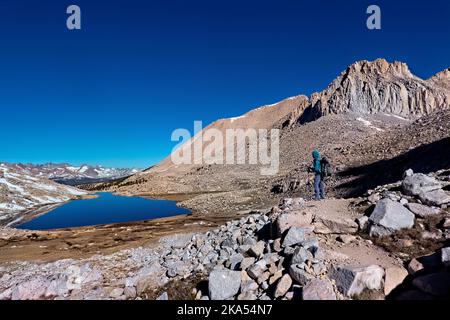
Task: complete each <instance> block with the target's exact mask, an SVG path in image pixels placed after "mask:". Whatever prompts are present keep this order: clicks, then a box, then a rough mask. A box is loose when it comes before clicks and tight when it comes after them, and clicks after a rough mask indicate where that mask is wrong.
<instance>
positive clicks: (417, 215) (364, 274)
mask: <svg viewBox="0 0 450 320" xmlns="http://www.w3.org/2000/svg"><path fill="white" fill-rule="evenodd" d="M449 182H450V172H449V171H448V170H447V171H440V172H437V173H436V174H434V175H423V174H417V173H413V172H412V171H407V173H406V175H405V178H404V180H403V181H400V182H398V183H395V184H391V185H387V186H381V187H378V188H376V189H375V190H372V191H369V192H368V194H367V197H362V198H359V199H354V200H353V201H352V204H351V206H350V207H355V208H360V209H364V210H365V212H366V214H365V215H363V216H360V214H358V212H359V211H358V210H356V211H354V212H351V211H349V210H348V208H349V207H348V205H347V204H348V202H345V201H344V200H333V199H330V200H326V201H321V202H307V201H305V200H303V199H301V198H286V199H284V200H283V201H282V202H281V203H280V205H279V206H277V207H273V208H272V209H271V210H270V211H269V212H253V213H251V214H249V215H248V216H245V217H242V218H241V219H238V220H233V221H230V222H228V223H226V224H224V225H222V226H220V227H218V228H216V229H214V230H211V231H208V232H206V233H195V234H179V235H175V236H168V237H164V238H162V239H161V240H160V242H159V245H158V246H156V247H146V248H143V247H140V248H135V249H128V250H122V251H119V252H117V253H114V254H112V255H107V256H102V255H96V256H93V257H91V258H88V259H83V260H75V259H66V260H59V261H55V262H51V263H39V262H10V263H4V264H2V265H0V299H154V298H159V299H174V298H180V295H178V296H177V295H176V294H174V292H176V291H184V292H185V294H184V296H183V295H181V297H182V298H185V299H186V298H188V299H202V300H208V299H238V300H256V299H259V300H264V299H267V300H269V299H281V300H291V299H303V300H337V299H338V300H342V299H384V298H388V299H389V298H392V299H440V298H448V297H449V296H450V270H449V266H450V247H448V239H449V238H450V236H449V234H450V231H449V228H450V219H449V218H450V217H449V211H448V207H447V206H448V205H450V198H449V197H448V196H449V193H448V185H449ZM364 204H365V205H366V206H368V207H367V208H366V207H364ZM341 209H342V210H341ZM380 246H382V247H384V249H381V248H380Z"/></svg>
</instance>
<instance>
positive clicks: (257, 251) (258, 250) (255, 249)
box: [248, 241, 266, 258]
mask: <svg viewBox="0 0 450 320" xmlns="http://www.w3.org/2000/svg"><path fill="white" fill-rule="evenodd" d="M265 247H266V243H265V242H264V241H258V242H257V243H256V244H255V245H254V246H252V247H251V248H250V250H249V251H248V253H249V254H250V255H252V256H254V257H256V258H258V257H260V256H262V255H263V254H264V248H265Z"/></svg>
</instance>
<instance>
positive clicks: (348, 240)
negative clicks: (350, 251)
mask: <svg viewBox="0 0 450 320" xmlns="http://www.w3.org/2000/svg"><path fill="white" fill-rule="evenodd" d="M336 240H338V241H340V242H342V243H345V244H349V243H351V242H353V241H356V237H355V236H352V235H350V234H342V235H340V236H338V237H337V238H336Z"/></svg>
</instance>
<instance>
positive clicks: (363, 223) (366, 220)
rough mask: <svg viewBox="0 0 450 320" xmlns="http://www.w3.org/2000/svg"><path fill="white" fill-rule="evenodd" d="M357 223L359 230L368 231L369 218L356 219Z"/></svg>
mask: <svg viewBox="0 0 450 320" xmlns="http://www.w3.org/2000/svg"><path fill="white" fill-rule="evenodd" d="M356 223H357V224H358V227H359V230H361V231H363V230H365V229H366V227H367V224H368V223H369V217H368V216H361V217H359V218H357V219H356Z"/></svg>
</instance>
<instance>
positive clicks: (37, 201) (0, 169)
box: [0, 163, 87, 226]
mask: <svg viewBox="0 0 450 320" xmlns="http://www.w3.org/2000/svg"><path fill="white" fill-rule="evenodd" d="M86 195H87V192H86V191H84V190H80V189H77V188H74V187H72V186H66V185H62V184H59V183H56V182H54V181H51V180H49V179H47V178H46V177H45V176H43V174H42V175H41V177H39V176H35V175H33V174H31V173H30V170H27V169H25V168H22V167H21V166H20V165H11V164H6V163H0V226H2V225H7V224H10V223H17V222H18V221H20V220H21V219H23V218H26V216H27V211H28V210H33V209H39V208H41V207H42V208H45V207H47V206H51V205H55V204H59V203H63V202H66V201H69V200H72V199H79V198H82V197H84V196H86Z"/></svg>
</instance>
